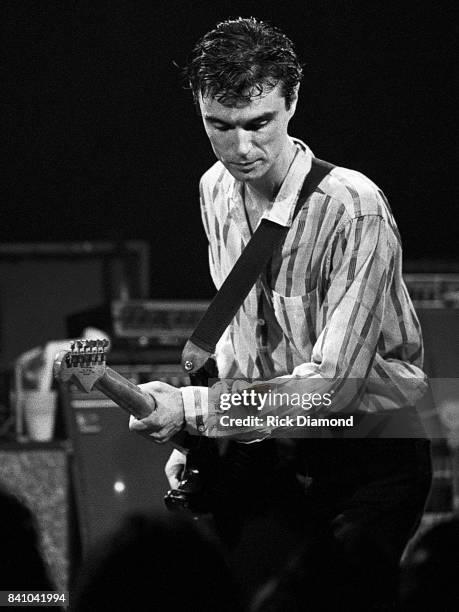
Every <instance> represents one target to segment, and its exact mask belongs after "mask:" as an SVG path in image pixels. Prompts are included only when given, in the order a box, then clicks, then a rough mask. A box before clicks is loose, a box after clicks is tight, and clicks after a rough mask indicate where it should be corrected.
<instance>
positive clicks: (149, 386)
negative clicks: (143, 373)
mask: <svg viewBox="0 0 459 612" xmlns="http://www.w3.org/2000/svg"><path fill="white" fill-rule="evenodd" d="M163 384H164V383H162V382H161V381H159V380H151V381H150V382H147V383H142V384H140V385H139V387H140V389H142V391H146V392H147V393H157V392H158V391H161V388H162V386H163Z"/></svg>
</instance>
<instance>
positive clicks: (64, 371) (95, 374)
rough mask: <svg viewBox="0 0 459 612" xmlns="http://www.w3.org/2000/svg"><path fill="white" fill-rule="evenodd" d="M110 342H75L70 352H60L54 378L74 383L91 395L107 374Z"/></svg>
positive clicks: (55, 365) (57, 356)
mask: <svg viewBox="0 0 459 612" xmlns="http://www.w3.org/2000/svg"><path fill="white" fill-rule="evenodd" d="M108 346H109V342H108V340H74V341H73V342H71V344H70V351H61V352H59V353H58V354H57V355H56V357H55V359H54V377H55V378H57V379H58V380H60V381H61V382H67V381H70V380H71V381H72V382H74V383H75V384H76V385H77V386H78V387H79V388H80V389H81V390H82V391H85V392H86V393H89V392H90V391H91V390H92V389H93V387H94V385H95V384H96V382H97V381H98V380H100V379H101V378H102V376H103V375H104V374H105V368H106V357H107V350H108Z"/></svg>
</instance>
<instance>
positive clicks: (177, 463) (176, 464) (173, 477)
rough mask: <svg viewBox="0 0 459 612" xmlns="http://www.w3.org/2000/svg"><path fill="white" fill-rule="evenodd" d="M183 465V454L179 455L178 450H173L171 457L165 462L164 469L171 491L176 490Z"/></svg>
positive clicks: (184, 459) (184, 461)
mask: <svg viewBox="0 0 459 612" xmlns="http://www.w3.org/2000/svg"><path fill="white" fill-rule="evenodd" d="M185 465H186V455H185V453H181V452H180V451H179V450H177V449H176V448H174V450H173V451H172V454H171V456H170V457H169V459H168V460H167V463H166V467H165V468H164V471H165V473H166V476H167V480H168V481H169V486H170V488H171V489H177V487H178V486H179V484H180V479H181V477H182V473H183V470H184V469H185Z"/></svg>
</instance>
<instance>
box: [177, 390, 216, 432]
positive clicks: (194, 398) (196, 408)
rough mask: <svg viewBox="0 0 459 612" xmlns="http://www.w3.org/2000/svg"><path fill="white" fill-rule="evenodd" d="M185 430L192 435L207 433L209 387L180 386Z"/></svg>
mask: <svg viewBox="0 0 459 612" xmlns="http://www.w3.org/2000/svg"><path fill="white" fill-rule="evenodd" d="M180 391H181V392H182V399H183V409H184V413H185V423H186V426H185V428H186V430H187V431H188V433H190V434H192V435H195V436H196V435H198V436H208V435H209V389H208V388H207V387H181V389H180Z"/></svg>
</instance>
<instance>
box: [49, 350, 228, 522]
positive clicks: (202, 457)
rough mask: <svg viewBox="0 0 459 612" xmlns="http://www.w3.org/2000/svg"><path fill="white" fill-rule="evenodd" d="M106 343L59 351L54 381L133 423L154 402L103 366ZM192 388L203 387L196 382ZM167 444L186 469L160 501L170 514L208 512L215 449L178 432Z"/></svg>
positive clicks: (153, 406)
mask: <svg viewBox="0 0 459 612" xmlns="http://www.w3.org/2000/svg"><path fill="white" fill-rule="evenodd" d="M108 345H109V343H108V341H107V340H75V341H73V342H71V345H70V350H69V351H60V352H59V353H58V354H57V355H56V357H55V359H54V366H53V369H54V377H55V378H56V379H57V380H59V381H61V382H63V383H68V382H72V383H74V384H75V385H76V386H77V387H78V389H79V390H81V391H83V392H85V393H90V392H91V391H92V390H93V389H98V390H99V391H101V392H102V393H103V394H104V395H106V396H107V397H109V398H110V399H111V400H113V401H114V402H115V404H117V405H118V406H120V407H121V408H122V409H123V410H125V411H126V412H128V413H129V414H132V415H133V416H134V417H135V418H136V419H142V418H145V417H147V416H148V415H149V414H150V413H151V412H152V411H154V410H155V409H156V402H155V400H154V398H153V397H152V396H151V395H150V394H149V393H146V392H144V391H143V390H142V389H141V388H140V387H138V386H137V385H135V384H134V383H132V382H131V381H129V380H128V379H127V378H125V377H124V376H121V374H119V373H118V372H116V371H115V370H113V369H112V368H110V367H108V366H107V363H106V362H107V350H108ZM195 384H204V381H197V382H195ZM170 442H171V443H172V445H173V446H174V447H175V448H178V449H179V450H180V451H182V452H184V453H185V454H186V467H185V469H184V471H183V473H182V475H181V481H180V485H179V487H178V488H177V489H173V490H170V491H168V492H167V494H166V496H165V498H164V500H165V503H166V506H167V507H168V508H169V509H170V510H188V511H190V512H192V513H193V514H194V515H198V514H202V513H205V512H207V511H209V509H210V506H211V502H210V495H211V489H212V487H211V486H210V483H211V482H212V481H213V477H214V473H215V468H216V465H217V458H218V449H217V446H216V444H215V442H214V441H212V440H210V439H208V438H204V437H200V436H191V435H189V434H188V433H187V432H184V431H183V432H179V433H178V434H176V435H175V436H173V438H171V440H170Z"/></svg>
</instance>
